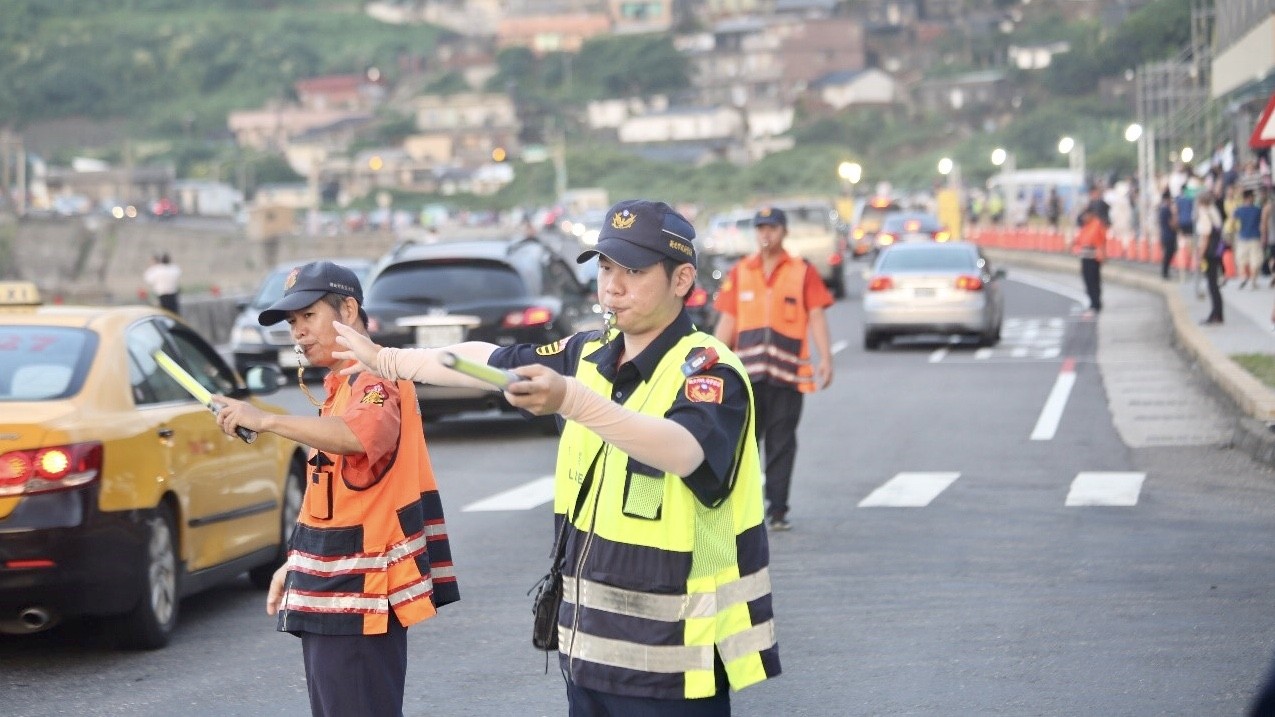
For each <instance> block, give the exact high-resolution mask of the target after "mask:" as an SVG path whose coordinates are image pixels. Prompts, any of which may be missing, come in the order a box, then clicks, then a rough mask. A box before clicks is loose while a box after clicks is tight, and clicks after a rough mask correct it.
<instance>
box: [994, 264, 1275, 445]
mask: <svg viewBox="0 0 1275 717" xmlns="http://www.w3.org/2000/svg"><path fill="white" fill-rule="evenodd" d="M983 253H984V254H986V255H987V256H988V257H989V258H991V259H993V260H995V261H999V262H1003V263H1006V264H1011V265H1015V266H1023V267H1029V268H1034V269H1043V270H1046V271H1057V272H1064V273H1067V272H1078V271H1079V264H1078V263H1077V261H1076V259H1075V258H1073V257H1062V256H1044V255H1040V254H1037V253H1034V252H1029V251H1019V250H1013V249H992V248H984V249H983ZM1102 276H1103V279H1104V280H1109V281H1114V282H1116V283H1118V284H1122V285H1124V286H1129V287H1132V288H1135V289H1139V290H1142V291H1146V292H1149V293H1152V294H1155V295H1157V296H1159V297H1160V298H1161V300H1163V301H1164V305H1165V309H1166V310H1167V311H1168V313H1169V319H1170V321H1171V322H1172V324H1173V335H1174V344H1175V346H1176V347H1177V348H1178V350H1179V351H1180V352H1181V353H1182V354H1183V355H1185V356H1186V357H1187V358H1188V359H1190V360H1192V361H1193V362H1194V363H1195V364H1196V365H1197V366H1199V367H1200V370H1201V371H1203V372H1204V375H1205V376H1207V377H1208V379H1209V381H1210V383H1211V384H1212V385H1213V386H1214V387H1215V388H1216V393H1217V394H1218V395H1219V397H1220V398H1222V399H1223V400H1224V401H1226V402H1227V403H1229V404H1230V405H1231V406H1232V407H1233V408H1234V411H1235V412H1236V414H1237V416H1236V421H1235V427H1234V431H1233V436H1232V441H1231V442H1232V445H1233V446H1234V447H1236V448H1239V449H1241V450H1243V451H1244V452H1246V453H1248V454H1249V455H1250V456H1252V457H1253V459H1254V460H1256V461H1259V462H1261V463H1264V464H1266V465H1270V466H1275V432H1273V431H1275V389H1272V388H1270V387H1268V386H1267V385H1266V384H1264V383H1262V382H1261V381H1259V380H1258V379H1257V378H1256V377H1255V376H1253V374H1251V373H1249V372H1248V371H1246V370H1245V369H1244V368H1243V367H1242V366H1240V365H1239V364H1237V363H1235V362H1234V361H1233V360H1231V357H1230V356H1228V355H1226V354H1225V353H1223V352H1222V351H1221V350H1219V349H1218V348H1217V347H1216V346H1214V345H1213V344H1212V343H1210V342H1209V340H1208V338H1207V337H1206V336H1205V334H1204V331H1203V329H1201V328H1200V326H1199V325H1198V324H1197V323H1196V322H1195V320H1194V319H1193V318H1192V317H1191V313H1190V312H1189V311H1188V310H1187V307H1186V304H1185V303H1184V302H1183V301H1182V296H1181V295H1180V294H1179V293H1178V290H1177V288H1176V285H1172V284H1166V283H1165V282H1164V281H1163V280H1162V279H1160V278H1159V277H1158V276H1155V275H1152V274H1150V273H1147V272H1144V271H1138V270H1136V269H1130V268H1127V267H1123V266H1120V265H1118V264H1113V263H1110V262H1109V263H1107V264H1106V265H1104V266H1103V268H1102Z"/></svg>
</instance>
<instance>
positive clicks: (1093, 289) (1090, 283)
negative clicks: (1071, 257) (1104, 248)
mask: <svg viewBox="0 0 1275 717" xmlns="http://www.w3.org/2000/svg"><path fill="white" fill-rule="evenodd" d="M1080 276H1081V278H1083V279H1084V280H1085V293H1086V294H1088V295H1089V308H1091V309H1093V310H1094V311H1102V263H1101V262H1099V261H1098V260H1097V259H1091V258H1089V257H1085V258H1084V259H1081V260H1080Z"/></svg>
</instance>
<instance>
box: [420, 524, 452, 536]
mask: <svg viewBox="0 0 1275 717" xmlns="http://www.w3.org/2000/svg"><path fill="white" fill-rule="evenodd" d="M425 534H426V535H428V536H429V537H431V538H435V539H437V538H439V537H443V538H446V537H447V525H446V524H444V523H426V524H425Z"/></svg>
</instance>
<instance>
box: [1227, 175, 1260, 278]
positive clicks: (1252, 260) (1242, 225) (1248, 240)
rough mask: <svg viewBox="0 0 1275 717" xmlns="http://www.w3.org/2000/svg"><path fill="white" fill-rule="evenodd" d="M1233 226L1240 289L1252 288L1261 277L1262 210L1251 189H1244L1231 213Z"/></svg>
mask: <svg viewBox="0 0 1275 717" xmlns="http://www.w3.org/2000/svg"><path fill="white" fill-rule="evenodd" d="M1231 221H1232V222H1233V223H1234V225H1235V263H1236V264H1238V265H1239V271H1240V279H1241V281H1240V288H1241V289H1243V288H1244V287H1246V286H1252V287H1253V288H1254V289H1256V288H1257V283H1258V281H1259V279H1260V278H1261V275H1262V253H1263V252H1262V210H1261V208H1260V207H1258V206H1257V197H1256V195H1255V194H1254V193H1253V190H1251V189H1245V190H1244V192H1243V194H1242V195H1241V199H1240V205H1239V206H1237V207H1235V211H1234V212H1232V213H1231Z"/></svg>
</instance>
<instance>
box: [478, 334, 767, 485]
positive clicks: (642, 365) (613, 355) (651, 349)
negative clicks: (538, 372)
mask: <svg viewBox="0 0 1275 717" xmlns="http://www.w3.org/2000/svg"><path fill="white" fill-rule="evenodd" d="M693 331H695V327H694V325H693V324H692V323H691V319H690V317H689V316H687V314H686V312H685V311H683V312H682V313H681V314H679V315H678V317H677V319H675V320H674V321H673V323H671V324H669V325H668V327H667V328H665V329H664V331H662V332H661V333H660V335H659V336H657V337H656V339H655V340H654V341H652V342H651V344H650V345H649V346H647V347H646V349H645V350H643V351H642V353H640V354H638V355H637V356H636V357H634V358H633V359H632V360H630V361H626V362H625V363H623V364H620V363H619V361H620V356H621V355H622V354H623V352H624V340H623V338H615V339H612V340H611V341H610V342H609V343H607V344H604V345H603V346H602V347H601V348H599V349H597V350H596V351H594V352H593V353H591V354H589V355H588V356H584V357H583V358H582V357H581V354H582V353H583V351H584V344H585V343H586V342H588V341H592V340H594V339H597V338H598V337H599V335H600V332H598V331H586V332H582V333H578V334H575V335H574V336H571V337H569V338H566V339H563V340H562V341H559V342H558V343H556V344H549V345H547V346H535V345H533V344H519V345H517V346H504V347H501V348H498V349H496V350H495V351H494V352H493V353H492V355H491V358H489V359H488V360H487V363H488V364H489V365H491V366H495V367H498V368H516V367H518V366H526V365H528V364H540V365H542V366H548V367H549V368H551V369H553V370H554V371H557V372H558V373H560V374H562V375H564V376H574V375H575V373H576V366H577V364H578V363H579V362H580V361H581V360H584V361H591V362H593V363H595V364H597V366H598V373H600V374H602V375H603V376H604V377H606V379H607V380H608V381H610V382H611V386H612V391H611V397H610V398H611V400H612V401H615V402H616V403H620V404H623V403H624V402H625V401H626V400H628V398H629V396H631V395H633V392H634V391H635V390H636V389H637V388H638V386H639V385H641V383H642V382H643V381H647V380H650V378H651V377H652V375H653V374H654V373H655V368H656V367H657V366H658V365H659V363H660V359H662V358H664V355H665V354H666V353H668V352H669V351H670V350H671V349H672V348H673V347H674V346H675V345H676V344H677V342H678V341H680V340H681V339H682V338H683V337H685V336H687V335H688V334H690V333H692V332H693ZM696 375H697V376H716V377H718V378H720V379H722V384H723V391H722V400H721V402H720V403H718V402H715V401H693V400H691V399H690V398H689V397H688V396H687V391H686V390H685V388H683V390H682V391H681V392H680V393H678V395H677V399H676V400H675V401H674V402H673V406H672V407H671V408H669V410H668V411H667V412H665V414H664V417H665V418H668V419H670V420H672V421H675V422H677V423H678V424H679V425H681V426H683V427H685V428H686V430H688V431H690V432H691V435H692V436H694V437H695V440H697V441H699V444H700V446H702V447H703V448H704V462H703V463H701V464H700V466H699V468H696V469H695V471H694V472H692V473H691V474H690V475H689V476H684V477H683V478H682V480H683V481H685V483H686V486H687V487H688V488H690V490H691V492H692V493H694V494H695V497H696V498H698V499H699V501H700V502H701V503H703V504H704V505H708V506H712V505H715V504H716V503H718V502H719V501H721V500H722V499H723V498H725V497H726V496H727V495H728V494H729V493H730V489H731V487H732V485H733V481H731V480H730V479H731V477H732V475H733V474H734V470H735V448H736V447H737V446H738V445H739V438H740V434H741V433H742V432H743V430H744V427H745V426H746V425H747V419H748V410H749V402H748V391H747V389H746V388H745V386H744V380H743V378H741V377H740V375H739V374H738V373H736V372H735V371H734V370H733V369H731V368H729V367H727V366H725V365H722V364H718V365H715V366H713V367H711V368H708V369H705V370H701V371H700V372H699V373H698V374H696ZM683 385H685V384H683Z"/></svg>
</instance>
